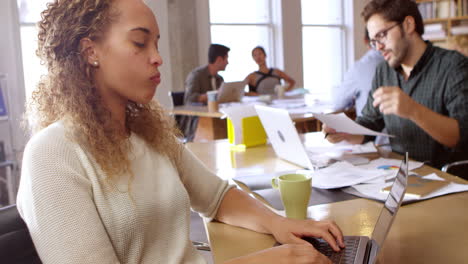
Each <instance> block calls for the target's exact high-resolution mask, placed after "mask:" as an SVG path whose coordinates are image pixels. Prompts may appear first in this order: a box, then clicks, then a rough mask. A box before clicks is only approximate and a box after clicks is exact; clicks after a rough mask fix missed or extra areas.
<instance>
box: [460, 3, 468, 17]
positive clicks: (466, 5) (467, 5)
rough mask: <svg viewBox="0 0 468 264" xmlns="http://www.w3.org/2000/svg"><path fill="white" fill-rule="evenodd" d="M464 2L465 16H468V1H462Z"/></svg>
mask: <svg viewBox="0 0 468 264" xmlns="http://www.w3.org/2000/svg"><path fill="white" fill-rule="evenodd" d="M460 2H462V9H463V13H462V15H463V16H468V0H463V1H462V0H460Z"/></svg>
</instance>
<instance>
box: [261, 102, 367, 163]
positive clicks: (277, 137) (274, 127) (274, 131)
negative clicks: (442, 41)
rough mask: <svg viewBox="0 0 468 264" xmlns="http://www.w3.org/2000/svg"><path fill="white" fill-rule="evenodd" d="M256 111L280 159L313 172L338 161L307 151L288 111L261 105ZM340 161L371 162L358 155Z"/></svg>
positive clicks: (342, 158) (345, 157)
mask: <svg viewBox="0 0 468 264" xmlns="http://www.w3.org/2000/svg"><path fill="white" fill-rule="evenodd" d="M255 110H256V111H257V114H258V117H259V118H260V121H261V122H262V125H263V128H264V129H265V132H266V134H267V136H268V139H269V140H270V143H271V145H272V147H273V149H274V151H275V153H276V156H278V157H279V158H281V159H284V160H286V161H289V162H291V163H294V164H296V165H299V166H301V167H303V168H308V169H311V170H312V169H316V168H321V167H325V166H328V165H330V164H331V163H332V162H335V161H336V160H335V159H332V158H330V157H329V156H327V155H323V154H322V153H317V152H312V151H308V150H307V148H306V147H305V146H304V144H303V143H302V140H301V138H300V137H299V134H298V133H297V130H296V127H295V126H294V123H293V121H292V119H291V117H290V116H289V112H288V111H287V110H284V109H278V108H272V107H266V106H261V105H256V106H255ZM340 160H345V161H348V162H350V163H352V164H354V165H357V164H365V163H368V162H369V160H368V159H367V158H363V157H359V156H356V155H344V156H342V157H341V158H340Z"/></svg>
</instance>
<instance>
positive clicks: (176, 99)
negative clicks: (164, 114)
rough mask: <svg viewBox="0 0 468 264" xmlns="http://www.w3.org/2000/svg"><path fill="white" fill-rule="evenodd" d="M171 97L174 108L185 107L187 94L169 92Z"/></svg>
mask: <svg viewBox="0 0 468 264" xmlns="http://www.w3.org/2000/svg"><path fill="white" fill-rule="evenodd" d="M169 96H170V97H171V98H172V104H173V105H174V106H179V105H184V96H185V92H172V91H171V92H169Z"/></svg>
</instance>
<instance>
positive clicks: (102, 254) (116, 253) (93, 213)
mask: <svg viewBox="0 0 468 264" xmlns="http://www.w3.org/2000/svg"><path fill="white" fill-rule="evenodd" d="M130 144H131V148H132V151H131V153H130V154H129V159H130V160H131V169H132V171H133V173H134V175H135V177H134V179H133V181H132V182H131V195H132V197H133V200H132V199H131V198H130V196H129V193H128V191H127V188H128V177H129V176H128V175H126V176H125V177H121V178H120V180H119V182H118V190H117V189H113V190H112V189H109V188H108V185H107V184H106V183H105V182H104V180H103V179H104V173H103V171H102V170H101V169H100V167H99V165H98V164H97V163H96V162H95V161H94V159H93V158H92V156H90V155H89V154H88V153H87V152H86V151H85V150H84V149H83V148H81V147H80V146H79V145H78V144H76V143H74V142H73V141H71V140H69V138H67V137H66V135H65V127H64V125H63V123H62V122H57V123H54V124H52V125H50V126H49V127H47V128H45V129H44V130H42V131H41V132H39V133H38V134H36V135H35V136H34V137H33V138H32V139H31V140H30V141H29V143H28V145H27V147H26V150H25V153H24V160H23V168H22V175H21V183H20V188H19V193H18V201H17V204H18V210H19V212H20V214H21V216H22V217H23V219H24V221H25V222H26V224H27V226H28V228H29V231H30V233H31V236H32V239H33V241H34V245H35V246H36V249H37V251H38V253H39V256H40V258H41V260H42V261H43V262H44V263H60V264H65V263H99V264H105V263H165V264H167V263H205V261H204V259H203V258H202V257H201V256H200V254H198V252H197V250H195V249H194V248H193V246H192V244H191V242H190V239H189V227H190V207H191V208H193V210H195V211H197V212H199V213H200V214H202V215H203V216H204V217H207V218H213V217H214V216H215V215H216V211H217V209H218V206H219V204H220V202H221V200H222V198H223V196H224V194H225V193H226V191H227V190H228V189H229V185H228V184H227V182H226V181H223V180H221V179H220V178H218V177H216V176H215V175H214V174H213V173H211V172H210V171H209V170H208V169H207V168H206V167H204V166H203V165H202V164H201V162H200V161H199V160H198V159H197V158H196V157H194V156H193V154H192V153H191V152H190V151H189V150H187V149H184V152H183V155H182V164H183V165H184V171H185V172H186V173H185V174H184V175H180V176H179V174H178V172H177V170H176V169H175V168H174V167H173V166H172V163H170V161H169V159H168V158H167V157H166V156H163V155H160V154H158V153H156V152H155V151H153V150H152V149H150V148H149V147H148V146H147V145H146V144H145V142H144V141H143V140H142V139H141V138H139V137H138V136H136V135H134V134H133V135H132V136H131V137H130ZM181 179H183V181H182V180H181Z"/></svg>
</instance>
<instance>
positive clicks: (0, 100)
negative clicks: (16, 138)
mask: <svg viewBox="0 0 468 264" xmlns="http://www.w3.org/2000/svg"><path fill="white" fill-rule="evenodd" d="M7 114H8V113H7V108H6V100H5V97H4V95H3V91H2V86H1V84H0V120H6V119H8V115H7Z"/></svg>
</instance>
